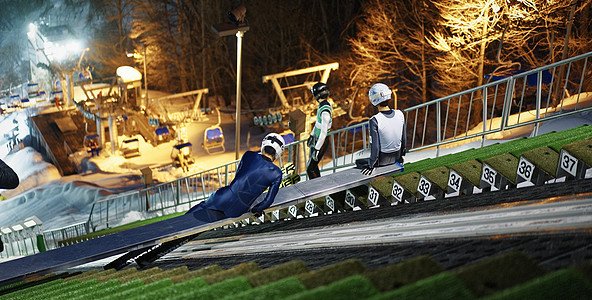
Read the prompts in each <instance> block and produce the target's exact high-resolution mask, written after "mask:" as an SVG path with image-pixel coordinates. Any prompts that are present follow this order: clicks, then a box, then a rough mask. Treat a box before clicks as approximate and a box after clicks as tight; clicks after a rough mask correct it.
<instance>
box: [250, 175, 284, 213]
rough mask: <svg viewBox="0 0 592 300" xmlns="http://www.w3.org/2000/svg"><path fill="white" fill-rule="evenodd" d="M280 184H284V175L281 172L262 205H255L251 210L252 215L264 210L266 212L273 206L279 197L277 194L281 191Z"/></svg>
mask: <svg viewBox="0 0 592 300" xmlns="http://www.w3.org/2000/svg"><path fill="white" fill-rule="evenodd" d="M280 183H282V173H281V172H279V174H278V176H276V178H275V179H274V180H273V182H272V183H271V186H270V187H269V191H268V192H267V195H266V196H265V199H264V200H263V201H261V203H259V204H257V205H255V206H254V207H253V208H252V209H251V212H252V213H260V212H262V211H263V210H265V209H266V208H268V207H269V206H271V204H272V203H273V200H275V196H276V195H277V193H278V191H279V189H280Z"/></svg>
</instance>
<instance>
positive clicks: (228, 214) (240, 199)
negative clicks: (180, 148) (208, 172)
mask: <svg viewBox="0 0 592 300" xmlns="http://www.w3.org/2000/svg"><path fill="white" fill-rule="evenodd" d="M284 146H285V142H284V138H282V136H281V135H279V134H277V133H270V134H268V135H267V136H265V138H263V142H262V143H261V153H260V154H259V153H257V152H253V151H247V152H245V154H244V155H243V157H242V158H241V161H240V163H239V165H238V169H237V170H236V175H235V176H234V179H233V180H232V182H231V183H230V184H229V185H227V186H225V187H222V188H220V189H218V190H217V191H216V192H214V193H213V194H212V195H210V197H209V198H208V199H207V200H206V201H203V202H201V203H199V204H198V205H196V206H194V207H192V208H191V209H190V210H189V211H188V212H187V214H189V213H192V214H193V215H194V216H195V218H196V219H198V220H200V221H205V222H214V221H218V220H222V219H225V218H236V217H239V216H241V215H242V214H244V213H246V212H248V211H250V212H252V213H253V214H255V216H259V215H261V213H262V212H263V210H264V209H266V208H268V207H269V206H270V205H271V204H272V203H273V200H274V199H275V196H276V194H277V192H278V190H279V188H280V183H281V182H282V171H281V170H280V168H279V167H278V166H276V165H275V164H274V163H273V162H274V161H275V160H276V158H278V157H280V155H281V154H282V151H284ZM268 188H269V191H268V192H267V196H266V197H265V199H264V200H263V201H262V202H261V203H258V204H255V205H254V206H253V203H254V201H255V200H256V199H257V198H258V197H259V195H261V194H263V192H264V191H265V190H266V189H268Z"/></svg>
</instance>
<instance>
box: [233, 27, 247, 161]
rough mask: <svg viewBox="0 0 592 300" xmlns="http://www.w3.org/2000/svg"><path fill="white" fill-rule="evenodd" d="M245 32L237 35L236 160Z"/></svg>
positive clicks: (238, 145) (239, 32)
mask: <svg viewBox="0 0 592 300" xmlns="http://www.w3.org/2000/svg"><path fill="white" fill-rule="evenodd" d="M244 34H245V32H244V31H240V30H239V31H237V33H236V128H235V130H234V131H235V134H236V137H235V141H234V143H235V148H236V150H235V159H236V160H238V159H239V158H240V157H239V152H240V151H239V150H240V113H241V63H242V59H241V58H242V44H243V36H244Z"/></svg>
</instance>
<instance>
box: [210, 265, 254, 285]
mask: <svg viewBox="0 0 592 300" xmlns="http://www.w3.org/2000/svg"><path fill="white" fill-rule="evenodd" d="M259 270H261V269H260V268H259V265H257V263H254V262H246V263H241V264H239V265H237V266H235V267H233V268H231V269H228V270H224V271H221V272H218V273H214V274H212V275H207V276H204V277H203V279H204V280H205V281H206V282H207V283H209V284H215V283H218V282H222V281H224V280H228V279H232V278H234V277H236V276H244V275H248V274H250V273H254V272H257V271H259Z"/></svg>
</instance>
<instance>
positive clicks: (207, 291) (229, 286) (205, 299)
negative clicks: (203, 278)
mask: <svg viewBox="0 0 592 300" xmlns="http://www.w3.org/2000/svg"><path fill="white" fill-rule="evenodd" d="M251 288H252V287H251V285H250V284H249V281H248V280H247V279H246V278H245V277H244V276H237V277H235V278H232V279H229V280H225V281H222V282H219V283H216V284H212V285H211V286H206V287H203V288H201V289H192V290H187V291H185V293H183V294H182V295H180V296H179V297H176V298H175V299H200V300H210V299H211V300H217V299H221V298H224V297H226V296H229V295H235V294H238V293H241V292H243V291H246V290H249V289H251Z"/></svg>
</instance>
